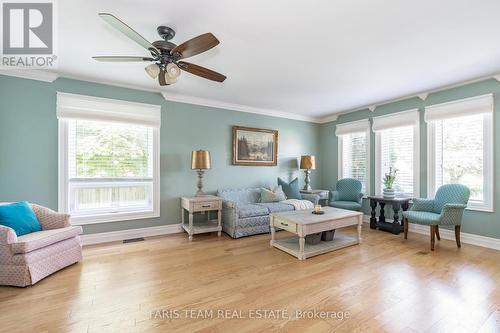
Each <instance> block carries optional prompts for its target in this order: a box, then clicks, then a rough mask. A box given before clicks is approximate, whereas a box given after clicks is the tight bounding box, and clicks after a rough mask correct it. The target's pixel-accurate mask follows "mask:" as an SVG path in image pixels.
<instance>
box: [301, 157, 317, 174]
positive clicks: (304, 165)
mask: <svg viewBox="0 0 500 333" xmlns="http://www.w3.org/2000/svg"><path fill="white" fill-rule="evenodd" d="M300 168H301V169H307V170H314V169H316V158H315V157H314V155H304V156H301V157H300Z"/></svg>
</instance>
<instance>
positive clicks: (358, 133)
mask: <svg viewBox="0 0 500 333" xmlns="http://www.w3.org/2000/svg"><path fill="white" fill-rule="evenodd" d="M335 133H336V135H337V136H338V142H339V150H338V151H339V158H338V160H339V175H338V178H339V179H343V178H354V179H357V180H359V181H360V182H361V184H362V192H363V193H366V194H369V183H370V181H369V163H370V160H369V149H370V144H369V141H370V123H369V121H368V120H362V121H356V122H351V123H345V124H339V125H337V127H336V131H335Z"/></svg>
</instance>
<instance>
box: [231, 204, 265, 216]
mask: <svg viewBox="0 0 500 333" xmlns="http://www.w3.org/2000/svg"><path fill="white" fill-rule="evenodd" d="M265 215H269V209H267V207H264V206H259V205H255V204H246V205H238V217H239V218H240V219H242V218H245V217H254V216H265Z"/></svg>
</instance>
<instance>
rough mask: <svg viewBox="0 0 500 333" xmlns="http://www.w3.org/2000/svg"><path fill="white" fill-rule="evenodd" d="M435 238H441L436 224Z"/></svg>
mask: <svg viewBox="0 0 500 333" xmlns="http://www.w3.org/2000/svg"><path fill="white" fill-rule="evenodd" d="M436 238H437V239H438V240H441V236H440V235H439V226H438V225H437V226H436Z"/></svg>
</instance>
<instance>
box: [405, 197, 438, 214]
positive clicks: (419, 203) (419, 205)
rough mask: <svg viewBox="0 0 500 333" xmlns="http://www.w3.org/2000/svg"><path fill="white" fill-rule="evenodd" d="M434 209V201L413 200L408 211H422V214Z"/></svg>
mask: <svg viewBox="0 0 500 333" xmlns="http://www.w3.org/2000/svg"><path fill="white" fill-rule="evenodd" d="M433 209H434V199H418V198H415V199H413V204H412V205H411V207H410V210H416V211H423V212H432V210H433Z"/></svg>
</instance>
